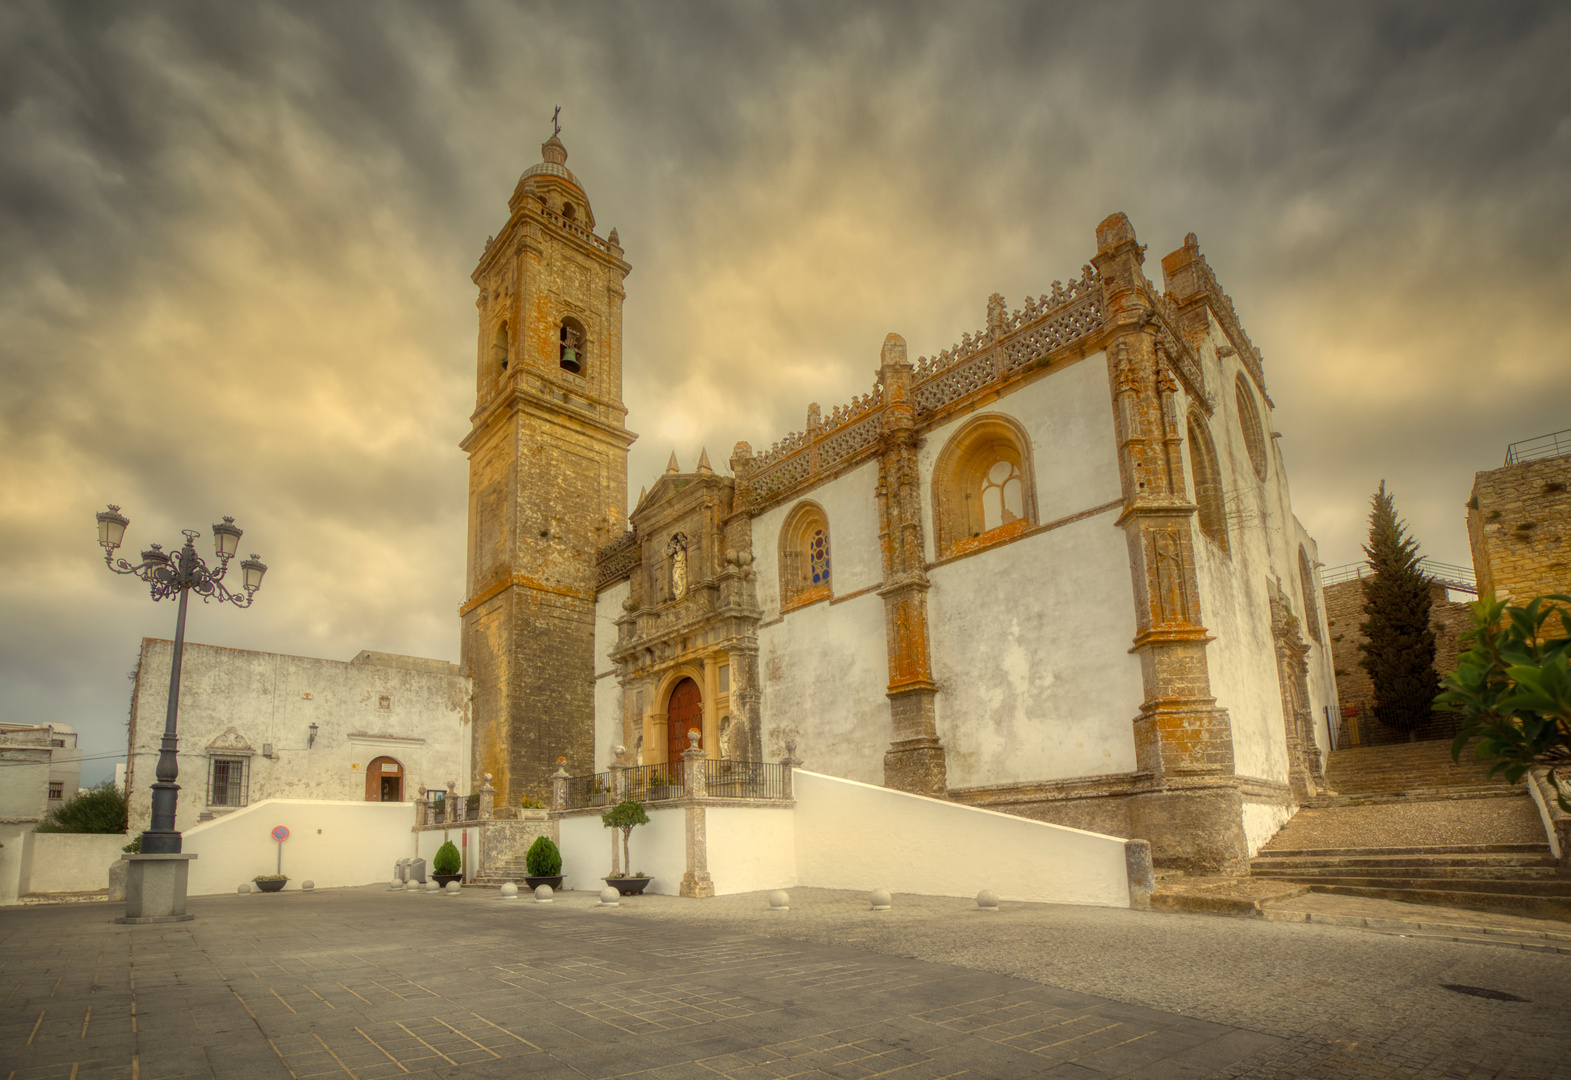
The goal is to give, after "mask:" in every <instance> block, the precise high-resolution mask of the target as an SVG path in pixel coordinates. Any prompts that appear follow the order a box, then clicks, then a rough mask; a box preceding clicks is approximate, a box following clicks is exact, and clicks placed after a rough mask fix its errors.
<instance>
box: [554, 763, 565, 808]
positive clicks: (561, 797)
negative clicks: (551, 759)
mask: <svg viewBox="0 0 1571 1080" xmlns="http://www.w3.org/2000/svg"><path fill="white" fill-rule="evenodd" d="M567 780H568V777H567V759H566V758H565V757H559V758H557V759H556V772H554V773H552V774H551V809H553V810H566V809H567Z"/></svg>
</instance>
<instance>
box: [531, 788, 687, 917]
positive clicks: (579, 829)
mask: <svg viewBox="0 0 1571 1080" xmlns="http://www.w3.org/2000/svg"><path fill="white" fill-rule="evenodd" d="M645 810H646V811H647V812H648V814H649V824H648V825H639V826H638V827H636V828H635V829H634V830H633V835H632V837H631V838H630V839H629V840H628V844H627V849H628V852H629V853H630V855H631V858H632V860H633V865H632V867H631V868H629V867H623V868H622V869H623V870H627V869H633V870H642V871H643V872H644V873H646V874H648V875H649V876H650V877H651V878H653V879H654V880H653V881H651V882H650V883H649V887H648V888H647V889H646V890H645V891H646V892H652V893H664V894H665V895H667V896H676V895H678V893H679V891H680V890H681V888H682V875H683V874H685V873H687V818H686V816H685V811H683V810H682V809H681V808H680V807H662V808H660V809H656V808H654V807H645ZM557 825H558V827H559V828H560V829H561V840H559V841H558V846H559V847H560V848H561V850H562V888H564V889H586V890H591V891H594V892H599V891H600V890H601V889H603V888H605V882H604V881H601V880H600V879H601V878H603V877H605V876H606V875H607V874H609V873H610V872H611V835H612V833H615V834H616V842H617V847H618V849H620V847H621V844H622V834H621V832H619V831H617V830H615V829H608V828H606V827H605V826H604V825H602V824H601V823H600V813H599V811H596V812H594V813H589V814H570V815H567V816H565V817H563V818H561V819H560V820H559V821H558V822H557Z"/></svg>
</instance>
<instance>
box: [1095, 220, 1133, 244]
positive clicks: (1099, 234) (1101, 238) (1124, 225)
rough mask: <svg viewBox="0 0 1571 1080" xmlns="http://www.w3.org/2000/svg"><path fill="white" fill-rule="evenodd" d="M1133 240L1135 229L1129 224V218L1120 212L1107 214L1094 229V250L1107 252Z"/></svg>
mask: <svg viewBox="0 0 1571 1080" xmlns="http://www.w3.org/2000/svg"><path fill="white" fill-rule="evenodd" d="M1134 238H1135V227H1134V226H1133V225H1132V224H1130V221H1129V217H1128V216H1127V215H1126V214H1123V213H1122V212H1120V213H1117V214H1109V215H1108V216H1107V217H1105V218H1103V219H1102V224H1100V225H1098V226H1097V227H1096V249H1097V250H1098V251H1107V250H1108V249H1109V248H1115V247H1117V246H1118V245H1119V244H1122V243H1123V242H1124V241H1125V240H1133V239H1134Z"/></svg>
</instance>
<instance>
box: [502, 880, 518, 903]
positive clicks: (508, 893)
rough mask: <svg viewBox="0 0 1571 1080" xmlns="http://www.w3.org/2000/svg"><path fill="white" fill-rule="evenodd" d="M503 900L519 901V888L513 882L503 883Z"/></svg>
mask: <svg viewBox="0 0 1571 1080" xmlns="http://www.w3.org/2000/svg"><path fill="white" fill-rule="evenodd" d="M502 899H503V900H517V899H518V886H517V885H514V884H513V883H512V882H511V881H507V882H503V883H502Z"/></svg>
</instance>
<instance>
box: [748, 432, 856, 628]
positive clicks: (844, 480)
mask: <svg viewBox="0 0 1571 1080" xmlns="http://www.w3.org/2000/svg"><path fill="white" fill-rule="evenodd" d="M877 488H878V462H876V461H868V462H865V463H864V464H862V465H859V466H857V467H856V468H855V469H852V470H851V471H850V472H848V473H846V474H845V475H843V476H838V477H836V478H835V479H833V480H831V481H829V483H827V484H823V485H821V486H820V487H817V488H814V489H813V490H812V491H810V492H808V493H807V494H806V495H804V496H803V497H802V498H801V499H797V500H792V501H791V502H788V503H784V504H783V505H780V506H777V507H775V508H774V509H772V510H770V511H768V512H767V513H763V514H760V515H759V516H758V517H756V518H754V519H753V559H754V562H753V568H754V570H755V571H757V574H758V577H757V588H758V604H759V606H760V607H761V608H763V612H764V618H763V621H764V622H766V623H768V622H773V621H774V620H776V619H778V618H779V617H780V529H781V527H782V526H783V525H784V524H785V520H786V518H787V517H788V516H789V515H790V513H791V511H792V510H794V509H795V508H796V507H797V505H798V503H800V502H804V501H805V502H815V503H817V504H818V505H819V506H821V507H822V508H823V511H824V517H825V518H826V519H828V521H829V568H830V578H831V580H832V582H833V588H834V594H835V595H836V596H845V595H846V594H847V593H853V592H856V591H858V590H860V589H870V588H873V587H875V586H877V585H879V584H881V583H882V582H883V578H884V567H883V553H882V552H881V550H880V549H879V546H878V498H877ZM880 648H882V643H880Z"/></svg>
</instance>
